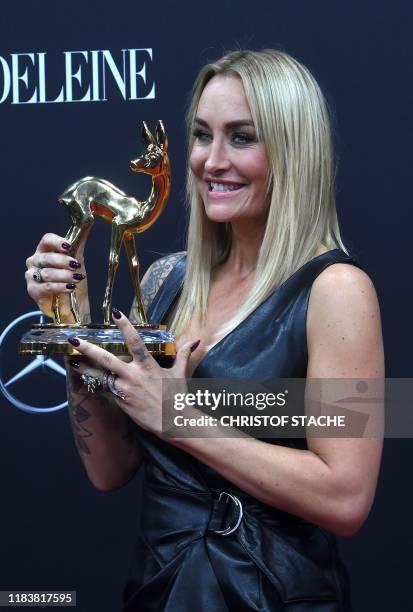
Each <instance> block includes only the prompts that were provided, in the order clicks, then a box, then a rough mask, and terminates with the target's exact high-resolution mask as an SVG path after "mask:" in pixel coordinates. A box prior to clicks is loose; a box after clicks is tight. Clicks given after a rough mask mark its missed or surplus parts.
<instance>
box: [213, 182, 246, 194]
mask: <svg viewBox="0 0 413 612" xmlns="http://www.w3.org/2000/svg"><path fill="white" fill-rule="evenodd" d="M243 186H244V185H241V184H237V183H232V184H229V183H226V184H225V183H213V182H209V183H208V191H214V192H219V191H221V192H224V191H237V190H238V189H241V187H243Z"/></svg>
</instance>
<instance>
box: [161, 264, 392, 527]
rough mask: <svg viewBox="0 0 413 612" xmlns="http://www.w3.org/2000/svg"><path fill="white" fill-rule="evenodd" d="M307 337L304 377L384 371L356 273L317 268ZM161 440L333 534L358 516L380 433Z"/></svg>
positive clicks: (361, 277) (376, 318) (373, 304)
mask: <svg viewBox="0 0 413 612" xmlns="http://www.w3.org/2000/svg"><path fill="white" fill-rule="evenodd" d="M307 339H308V354H309V361H308V378H319V379H324V378H343V379H351V378H359V379H368V378H374V379H381V378H383V377H384V358H383V344H382V334H381V324H380V312H379V307H378V303H377V298H376V293H375V291H374V287H373V285H372V283H371V281H370V279H369V278H368V276H367V275H366V274H364V272H362V271H360V270H359V269H357V268H355V267H353V266H350V265H348V264H335V265H332V266H330V267H329V268H327V269H326V270H325V271H324V272H323V273H322V274H320V276H319V277H318V278H317V280H316V281H315V283H314V285H313V288H312V291H311V296H310V302H309V308H308V316H307ZM166 439H167V440H168V441H170V442H171V443H172V444H174V445H176V446H178V447H179V448H181V449H182V450H185V451H186V452H188V453H190V454H191V455H193V456H194V457H196V458H197V459H199V460H201V461H202V462H204V463H206V464H207V465H209V466H211V467H212V468H213V469H215V470H217V471H218V472H220V473H221V474H222V475H223V476H224V477H225V478H226V479H228V480H229V481H231V482H233V483H234V484H235V485H237V486H238V487H239V488H240V489H243V490H244V491H246V492H247V493H249V494H250V495H252V496H254V497H256V498H257V499H259V500H261V501H263V502H264V503H266V504H269V505H272V506H274V507H277V508H279V509H281V510H283V511H286V512H290V513H292V514H295V515H298V516H300V517H302V518H303V519H305V520H308V521H311V522H314V523H316V524H318V525H320V526H321V527H323V528H325V529H328V530H330V531H332V532H334V533H336V534H338V535H352V534H353V533H355V532H356V531H357V530H358V529H359V528H360V526H361V525H362V523H363V522H364V520H365V519H366V517H367V515H368V512H369V510H370V507H371V504H372V501H373V497H374V492H375V488H376V483H377V477H378V471H379V465H380V457H381V449H382V441H381V439H380V438H370V439H368V438H364V439H360V438H359V439H357V438H346V439H332V438H330V439H327V438H310V439H308V450H297V449H292V448H286V447H282V446H276V445H271V444H268V443H265V442H262V441H259V440H255V439H252V438H213V437H208V438H183V439H182V438H180V439H178V438H175V439H171V438H166ZM234 457H236V461H234Z"/></svg>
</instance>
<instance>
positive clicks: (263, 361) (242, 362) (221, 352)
mask: <svg viewBox="0 0 413 612" xmlns="http://www.w3.org/2000/svg"><path fill="white" fill-rule="evenodd" d="M334 263H349V264H353V265H357V264H356V262H355V261H354V260H353V259H351V258H350V257H349V256H347V255H346V254H345V253H343V252H342V251H340V250H338V249H335V250H332V251H329V252H327V253H325V254H323V255H320V256H319V257H316V258H315V259H313V260H311V261H310V262H308V263H307V264H305V265H304V266H303V267H301V268H300V269H299V270H298V271H297V272H295V274H293V275H292V276H291V277H290V278H289V279H287V281H285V282H284V283H283V284H282V285H281V286H280V287H279V288H278V289H277V290H276V291H275V292H274V293H273V294H271V295H270V296H269V298H268V299H267V300H266V301H265V302H264V303H263V304H262V305H261V306H260V307H259V308H257V309H256V310H255V311H254V312H253V313H252V314H251V315H250V316H249V317H248V318H247V319H246V320H245V321H243V323H241V324H240V325H239V326H238V327H237V328H236V329H234V330H233V331H232V332H231V333H230V334H229V335H228V336H226V337H225V338H224V339H223V340H221V341H220V342H219V343H218V344H216V345H215V346H214V347H213V348H212V349H211V350H210V351H209V353H207V355H206V356H205V357H204V358H203V359H202V361H201V362H200V363H199V365H198V367H197V368H196V370H195V372H194V376H196V377H202V378H208V377H217V378H219V377H221V378H223V377H229V378H231V377H233V378H239V377H242V378H256V379H265V378H294V377H299V378H305V376H306V370H307V337H306V316H307V307H308V300H309V295H310V290H311V286H312V284H313V282H314V280H315V278H316V277H317V276H318V275H319V274H320V273H321V272H322V271H323V270H324V269H325V268H326V267H327V266H329V265H331V264H334ZM184 270H185V256H183V258H182V259H181V260H180V261H178V263H177V264H176V266H175V267H174V269H173V270H172V272H171V273H170V275H169V276H168V278H167V279H166V281H165V282H164V284H163V286H162V287H161V288H160V290H159V292H158V294H157V295H156V297H155V299H154V302H153V303H152V305H151V308H150V311H149V313H148V314H149V319H150V320H151V321H153V322H154V323H155V322H158V323H159V321H162V320H164V319H165V318H166V316H167V314H168V311H170V309H171V307H172V305H173V303H174V301H175V300H176V298H177V296H178V294H179V291H180V288H181V285H182V281H183V277H184ZM252 330H253V331H254V333H253V334H252V333H251V331H252ZM246 347H248V349H247V350H246ZM137 435H138V439H139V443H140V444H141V446H142V448H143V449H144V452H145V464H144V486H143V500H142V517H141V524H140V529H139V537H138V542H137V544H136V551H135V557H134V566H133V567H132V569H131V574H130V580H129V582H128V584H127V586H126V589H125V607H124V610H125V611H127V612H132V611H133V612H148V611H157V612H161V611H162V612H227V611H230V612H244V611H245V612H246V611H252V610H254V611H260V612H269V611H274V612H275V611H283V612H339V611H340V612H343V611H346V612H348V611H349V610H351V607H350V596H349V585H348V579H347V575H346V571H345V569H344V567H343V566H342V564H341V562H340V560H339V557H338V554H337V546H336V541H335V537H334V536H333V535H332V534H330V533H328V532H326V531H325V530H323V529H321V528H319V527H317V526H316V525H313V524H311V523H308V522H306V521H304V520H302V519H301V518H299V517H296V516H294V515H292V514H287V513H285V512H281V511H279V510H277V509H276V508H272V507H270V506H266V505H265V504H263V503H261V502H259V501H257V500H256V499H254V498H253V497H251V496H249V495H248V494H246V493H245V492H243V491H241V490H240V489H238V488H237V487H236V486H235V485H233V484H232V483H230V482H228V481H227V480H225V479H224V478H223V477H222V476H221V475H220V474H218V473H217V472H216V471H214V470H212V469H211V468H209V467H208V466H206V465H205V464H202V463H201V462H199V461H198V460H196V459H195V458H193V457H192V456H191V455H189V454H187V453H185V452H183V451H181V450H180V449H177V448H176V447H174V446H172V445H170V444H168V443H167V442H164V441H162V440H160V439H159V438H157V437H156V436H154V435H152V434H150V433H148V432H145V431H143V430H141V429H140V428H138V429H137ZM271 442H272V443H277V444H283V445H287V446H290V447H296V448H305V446H306V442H305V440H303V439H294V440H293V439H291V440H290V439H280V440H272V441H271ZM223 491H225V492H226V493H230V494H231V495H232V496H235V497H236V498H237V499H238V500H240V501H241V503H242V506H243V517H242V520H241V522H240V524H239V526H238V527H237V529H236V530H235V531H233V532H232V533H231V534H229V535H222V534H219V533H216V532H217V531H220V530H222V529H225V528H227V527H228V526H229V527H233V526H235V525H236V524H237V522H238V521H237V518H238V517H239V513H238V514H237V512H238V508H237V505H236V502H234V501H233V499H232V498H230V497H229V496H227V495H226V494H224V495H221V499H220V493H222V492H223Z"/></svg>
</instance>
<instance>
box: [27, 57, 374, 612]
mask: <svg viewBox="0 0 413 612" xmlns="http://www.w3.org/2000/svg"><path fill="white" fill-rule="evenodd" d="M188 126H189V134H190V135H189V164H188V194H189V203H190V224H189V233H188V247H187V252H186V253H178V254H174V255H171V256H168V257H165V258H163V259H161V260H159V261H157V262H155V263H154V264H153V265H152V266H151V267H150V269H149V270H148V272H147V273H146V275H145V278H144V281H143V290H144V294H145V301H146V305H147V307H148V313H149V317H150V319H152V320H153V321H157V322H159V321H160V320H163V321H168V322H169V324H170V326H171V327H172V329H173V331H174V332H175V334H176V335H177V338H178V347H179V351H178V356H177V358H176V362H175V364H174V366H173V367H172V368H171V369H169V370H168V369H163V368H161V367H160V366H158V364H157V363H156V362H155V361H154V360H153V359H152V357H151V356H150V355H149V354H148V353H147V351H146V349H145V347H144V345H143V344H142V342H141V340H140V338H139V337H138V336H137V334H136V332H135V331H134V328H133V327H132V326H131V324H130V322H129V321H128V318H127V317H126V316H125V315H124V314H122V313H121V312H120V311H119V310H117V309H114V310H113V319H114V321H115V322H116V323H117V324H118V326H119V328H120V329H121V330H122V332H123V334H124V337H125V341H126V343H127V344H128V346H129V350H130V353H131V355H132V357H133V359H132V361H131V362H130V363H124V362H122V361H120V360H119V359H118V358H116V357H114V356H112V355H110V354H108V353H106V352H105V351H103V350H101V349H99V348H97V347H94V346H92V345H90V344H88V343H87V342H85V341H81V340H79V339H78V338H72V339H71V342H72V343H73V344H74V345H75V346H76V347H77V348H78V350H79V351H80V353H82V355H84V357H85V358H84V359H83V358H82V359H77V360H72V363H71V365H70V366H68V370H69V374H68V393H69V400H70V413H71V419H72V423H73V426H74V434H75V438H76V440H77V443H78V447H79V451H80V454H81V457H82V459H83V462H84V465H85V467H86V470H87V473H88V475H89V477H90V479H91V481H92V483H93V484H94V485H95V486H96V487H98V488H99V489H101V490H105V491H106V490H112V489H116V488H118V487H121V486H122V485H124V484H125V483H126V482H128V481H129V480H130V479H131V478H132V477H133V476H134V474H135V473H136V471H137V470H138V468H139V467H140V465H141V464H142V463H143V464H144V466H145V468H144V469H145V477H144V488H143V506H142V508H143V509H142V520H141V525H140V536H139V543H138V545H137V548H136V562H135V564H134V567H133V568H132V570H131V578H130V582H129V584H128V586H127V589H126V597H125V608H124V609H125V610H127V611H138V610H139V611H140V612H143V611H146V610H168V611H171V612H174V611H176V612H178V611H179V612H183V611H191V612H192V611H194V610H197V611H205V612H213V611H214V612H223V611H225V610H228V611H237V612H239V611H242V610H245V611H246V610H257V611H258V610H260V611H270V610H271V611H272V610H274V611H278V610H283V611H284V610H285V611H290V612H304V611H307V612H308V611H310V610H311V611H314V612H315V611H317V612H336V611H339V610H340V611H342V610H350V609H351V607H350V599H349V588H348V583H347V578H346V573H345V570H344V569H343V567H342V565H341V563H340V561H339V558H338V556H337V551H336V544H335V539H334V534H338V535H346V536H347V535H351V534H353V533H355V532H356V531H357V530H358V529H359V527H360V526H361V525H362V523H363V522H364V520H365V519H366V517H367V515H368V513H369V510H370V507H371V504H372V502H373V497H374V492H375V487H376V482H377V475H378V470H379V463H380V456H381V441H380V439H377V438H371V439H356V438H354V439H331V438H328V439H327V438H308V439H307V440H305V439H304V440H289V439H284V440H276V441H274V440H272V441H271V443H270V442H269V441H265V440H258V439H254V438H251V437H250V438H248V437H244V438H231V437H229V438H220V437H216V438H214V437H208V438H180V439H178V438H168V437H165V436H163V434H162V431H161V426H160V423H161V418H160V415H161V397H160V387H161V381H160V379H166V378H179V377H182V378H183V377H184V376H187V377H191V376H195V377H206V378H208V377H233V378H289V377H308V378H320V379H324V378H354V377H357V378H379V379H380V378H381V377H383V376H384V372H383V367H384V366H383V346H382V335H381V327H380V313H379V307H378V304H377V298H376V294H375V291H374V288H373V286H372V283H371V281H370V280H369V278H368V277H367V275H366V274H365V273H364V272H363V271H361V270H360V269H359V268H358V267H357V265H356V264H355V262H354V260H353V259H352V258H351V257H350V256H349V255H348V254H347V252H346V249H345V247H344V245H343V243H342V241H341V238H340V232H339V227H338V224H337V218H336V210H335V200H334V155H333V148H332V143H331V131H330V122H329V117H328V112H327V110H326V105H325V101H324V98H323V96H322V94H321V92H320V89H319V87H318V85H317V83H316V82H315V80H314V78H313V77H312V75H311V74H310V72H309V71H308V70H307V69H306V68H305V67H304V66H302V65H301V64H300V63H299V62H297V61H296V60H294V59H293V58H292V57H290V56H288V55H287V54H285V53H282V52H279V51H273V50H267V51H262V52H253V51H237V52H234V53H230V54H228V55H226V56H224V57H223V58H221V59H220V60H219V61H217V62H216V63H214V64H210V65H207V66H205V67H204V68H203V69H202V70H201V72H200V75H199V76H198V79H197V81H196V83H195V87H194V93H193V99H192V104H191V107H190V109H189V113H188ZM62 241H63V239H62V238H61V237H58V236H56V235H54V234H47V235H46V236H45V237H44V238H43V239H42V241H41V242H40V245H39V247H38V249H37V251H36V253H35V254H34V255H33V256H32V257H30V258H29V259H28V261H27V265H28V273H27V279H28V287H29V293H30V294H31V295H32V297H33V298H34V299H35V300H36V301H37V303H38V304H39V305H40V306H41V307H42V308H43V309H44V310H45V311H47V310H48V308H49V307H50V299H51V295H52V294H53V292H54V291H56V289H57V288H58V287H57V285H56V284H55V283H62V282H68V284H71V283H72V282H73V281H72V280H71V279H69V276H68V274H69V273H68V270H70V266H71V265H72V266H73V265H74V264H73V263H71V260H70V258H69V257H68V256H67V255H65V250H67V247H65V245H63V244H62ZM75 263H78V264H79V265H80V267H79V270H80V272H77V273H78V274H82V272H81V270H83V266H84V261H83V254H82V252H80V253H78V260H77V261H76V262H75ZM40 266H41V267H42V273H46V275H47V277H48V281H49V283H48V286H47V287H45V286H44V285H43V284H39V283H35V282H33V280H32V278H31V273H32V271H33V269H35V268H38V267H40ZM74 280H76V282H75V283H73V284H75V285H76V286H77V287H78V288H77V292H78V297H79V300H80V301H81V302H82V309H83V312H87V310H88V308H87V290H86V288H85V286H84V287H83V289H82V288H81V284H82V283H83V284H84V282H85V281H84V280H81V279H79V280H78V279H74ZM69 281H70V282H69ZM69 291H70V289H69ZM102 370H111V371H112V372H114V373H115V375H116V389H117V390H118V392H120V394H121V395H122V398H120V397H114V396H113V395H111V394H107V393H101V394H95V395H91V394H88V393H87V390H86V388H85V387H84V385H82V384H81V382H80V379H79V375H80V374H81V373H82V372H83V373H91V374H93V375H95V376H97V375H98V374H97V372H102ZM100 375H101V374H100ZM80 424H81V425H82V428H85V426H87V430H88V432H89V433H88V437H87V438H84V437H82V433H81V432H82V429H81V428H80V427H79V426H80Z"/></svg>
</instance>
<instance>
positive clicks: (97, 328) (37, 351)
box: [19, 323, 176, 367]
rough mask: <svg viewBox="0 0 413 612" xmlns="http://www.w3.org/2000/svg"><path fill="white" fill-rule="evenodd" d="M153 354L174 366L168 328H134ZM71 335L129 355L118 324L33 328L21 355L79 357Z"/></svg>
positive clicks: (46, 325)
mask: <svg viewBox="0 0 413 612" xmlns="http://www.w3.org/2000/svg"><path fill="white" fill-rule="evenodd" d="M134 328H135V329H136V331H137V332H138V333H139V335H140V337H141V339H142V341H143V342H144V343H145V345H146V348H147V349H148V351H149V352H150V353H151V355H152V356H153V357H154V358H155V359H156V360H157V361H158V363H159V364H160V365H163V366H164V367H167V366H169V365H171V364H172V362H173V359H174V357H175V355H176V346H175V337H174V336H173V334H171V333H170V332H168V331H167V330H166V325H134ZM70 336H77V337H78V338H80V339H83V340H87V341H88V342H92V343H93V344H95V345H96V346H100V347H101V348H103V349H106V350H107V351H109V352H110V353H112V354H113V355H129V352H128V349H127V348H126V346H125V341H124V339H123V336H122V334H121V332H120V330H119V328H118V327H117V326H116V325H103V324H102V325H98V324H93V323H90V324H87V325H72V324H70V325H69V324H61V325H57V324H56V323H43V324H37V325H33V327H32V328H31V330H30V331H28V332H26V333H25V334H24V336H23V337H22V339H21V340H20V350H19V353H20V355H79V354H80V353H79V351H77V350H76V347H74V346H72V345H71V344H70V342H68V338H70Z"/></svg>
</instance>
